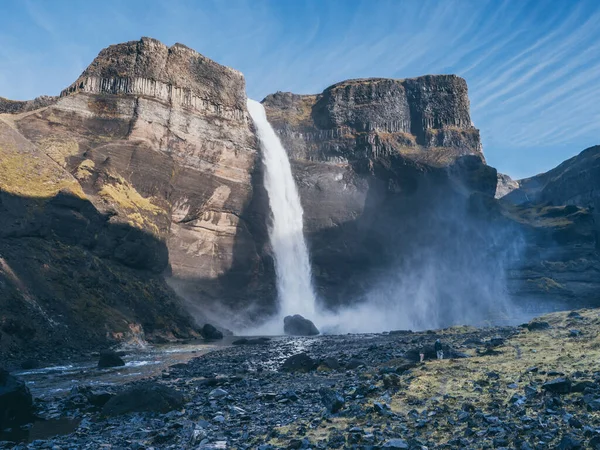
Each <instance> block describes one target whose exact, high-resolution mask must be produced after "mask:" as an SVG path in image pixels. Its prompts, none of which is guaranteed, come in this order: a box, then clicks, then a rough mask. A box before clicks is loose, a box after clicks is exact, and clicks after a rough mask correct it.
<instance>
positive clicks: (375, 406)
mask: <svg viewBox="0 0 600 450" xmlns="http://www.w3.org/2000/svg"><path fill="white" fill-rule="evenodd" d="M599 331H600V312H599V311H598V310H581V311H579V312H571V313H568V312H564V313H554V314H550V315H547V316H544V317H541V318H538V319H535V320H534V321H532V322H530V323H529V324H527V325H523V326H520V327H500V328H482V329H475V328H470V327H453V328H449V329H445V330H437V331H428V332H421V333H412V332H408V331H397V332H390V333H383V334H373V335H346V336H318V337H311V338H277V339H270V340H269V339H254V340H245V341H244V340H242V341H241V342H238V343H237V344H238V345H232V346H230V347H225V348H223V349H221V350H219V351H214V352H210V353H207V354H205V355H202V356H200V357H198V358H195V359H192V360H191V361H189V362H188V363H179V364H175V365H172V366H170V367H169V368H167V369H165V370H163V371H162V372H161V373H160V374H159V375H158V376H154V377H151V378H150V379H147V380H138V381H135V382H133V383H128V384H125V385H101V384H96V385H93V386H86V385H85V384H77V385H76V386H75V387H73V388H72V390H71V391H70V392H69V393H68V394H66V395H57V396H47V397H45V398H43V399H38V400H36V401H35V407H36V409H37V414H38V415H39V416H40V417H41V418H52V419H54V420H56V419H61V420H69V421H70V422H69V424H70V426H71V428H72V429H71V430H69V429H68V428H65V430H63V431H71V432H70V433H69V434H64V435H60V436H55V437H52V438H49V439H39V440H34V441H33V442H29V443H18V442H14V441H13V442H6V441H5V442H2V443H0V448H23V449H24V448H48V449H63V448H82V449H97V448H114V449H120V448H123V449H125V448H128V449H129V448H131V449H138V450H140V449H152V448H154V449H159V448H168V449H180V448H193V449H199V448H205V449H209V448H213V449H215V448H240V449H246V448H259V449H261V450H266V449H275V448H284V449H300V448H317V449H327V448H364V449H367V448H370V449H377V448H385V449H425V448H427V449H438V448H439V449H442V448H461V449H462V448H474V449H475V448H507V449H508V448H510V449H522V450H526V449H548V448H557V449H562V450H568V449H579V448H600V352H599V349H600V337H599V334H598V333H599ZM436 339H440V340H441V342H442V344H443V346H444V353H445V357H446V358H445V359H443V360H436V359H433V358H434V357H435V354H434V352H433V344H434V342H435V340H436ZM421 351H422V352H424V353H425V356H426V359H425V362H424V363H419V361H418V360H419V353H420V352H421ZM57 431H60V430H58V429H57Z"/></svg>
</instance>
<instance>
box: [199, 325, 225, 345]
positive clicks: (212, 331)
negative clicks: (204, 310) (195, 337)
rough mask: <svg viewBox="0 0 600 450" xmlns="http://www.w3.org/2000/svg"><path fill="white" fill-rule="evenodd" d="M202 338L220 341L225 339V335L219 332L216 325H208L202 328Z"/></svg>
mask: <svg viewBox="0 0 600 450" xmlns="http://www.w3.org/2000/svg"><path fill="white" fill-rule="evenodd" d="M202 337H203V338H204V339H206V340H207V341H218V340H220V339H223V333H222V332H221V331H219V330H217V329H216V328H215V326H214V325H211V324H210V323H207V324H205V325H204V326H203V327H202Z"/></svg>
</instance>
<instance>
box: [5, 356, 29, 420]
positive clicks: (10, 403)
mask: <svg viewBox="0 0 600 450" xmlns="http://www.w3.org/2000/svg"><path fill="white" fill-rule="evenodd" d="M33 413H34V410H33V400H32V398H31V393H30V392H29V389H28V388H27V386H26V385H25V383H24V382H23V381H21V380H19V379H17V378H16V377H14V376H12V375H11V374H9V373H8V372H7V371H6V370H4V369H1V368H0V430H2V429H4V428H7V427H11V426H15V425H22V424H24V423H27V422H30V421H31V420H32V418H33Z"/></svg>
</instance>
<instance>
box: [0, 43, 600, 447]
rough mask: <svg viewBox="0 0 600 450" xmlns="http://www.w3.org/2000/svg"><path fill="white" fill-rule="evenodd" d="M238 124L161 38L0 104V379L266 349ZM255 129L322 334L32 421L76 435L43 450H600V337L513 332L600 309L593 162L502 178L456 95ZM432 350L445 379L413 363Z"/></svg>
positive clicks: (430, 89) (318, 106) (217, 77)
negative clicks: (268, 141) (31, 364)
mask: <svg viewBox="0 0 600 450" xmlns="http://www.w3.org/2000/svg"><path fill="white" fill-rule="evenodd" d="M246 100H247V98H246V88H245V80H244V77H243V75H242V74H241V73H240V72H238V71H236V70H234V69H231V68H228V67H225V66H222V65H220V64H218V63H216V62H214V61H211V60H210V59H208V58H206V57H204V56H203V55H201V54H199V53H198V52H196V51H195V50H192V49H190V48H188V47H186V46H184V45H182V44H175V45H173V46H171V47H168V46H166V45H164V44H162V43H161V42H159V41H157V40H154V39H151V38H142V39H141V40H139V41H131V42H126V43H122V44H117V45H113V46H110V47H108V48H106V49H104V50H102V51H101V52H100V53H99V55H98V56H97V57H96V58H95V59H94V61H93V62H92V63H91V64H90V65H89V66H88V68H87V69H86V70H85V71H84V72H83V73H82V74H81V75H80V76H79V78H78V79H77V80H76V81H75V82H74V83H72V84H71V85H70V86H68V87H67V88H65V89H64V90H63V91H62V92H61V93H60V95H59V96H56V97H47V96H46V97H39V98H37V99H35V100H31V101H11V100H6V99H2V98H0V366H3V367H6V368H9V369H14V368H17V367H23V366H24V362H26V361H32V360H33V361H35V362H36V364H37V365H42V366H43V365H46V364H50V363H58V362H60V363H63V362H71V361H77V360H84V359H86V358H88V359H89V355H90V354H91V352H100V351H103V350H106V349H107V348H109V347H115V346H120V348H125V349H126V350H127V351H131V350H129V349H131V348H132V347H136V346H138V347H139V346H140V345H141V346H146V345H157V344H165V343H174V342H179V343H181V342H184V343H190V342H205V341H211V340H214V339H217V340H218V339H222V338H223V336H224V335H229V334H231V331H230V330H232V331H233V332H234V333H235V334H244V333H245V334H253V333H252V330H253V329H255V328H253V327H255V326H257V325H260V324H261V323H262V322H264V320H265V318H267V317H270V316H271V315H272V314H273V313H274V312H275V311H277V309H278V303H277V288H276V269H275V265H276V257H275V255H274V249H273V248H272V245H271V243H270V240H269V228H270V226H271V224H272V221H273V217H272V212H271V210H270V208H269V197H268V194H267V190H266V189H265V183H264V172H265V167H264V164H263V163H262V161H261V152H262V151H263V149H262V148H261V143H260V141H259V139H258V137H257V130H256V124H255V123H253V121H252V119H251V117H250V115H249V112H248V109H247V106H246V105H247V104H246ZM262 105H263V107H264V110H265V111H266V115H267V118H268V122H269V123H270V124H271V126H272V127H273V129H274V130H275V131H276V133H277V135H278V136H279V139H280V140H281V143H282V144H283V146H284V148H285V150H286V151H287V156H288V158H289V162H290V164H291V170H292V175H293V178H294V181H295V184H296V186H297V189H298V194H299V197H300V202H301V204H302V205H301V206H302V209H303V223H304V237H305V239H306V243H307V246H308V249H309V253H310V266H311V270H312V281H313V284H314V290H315V294H316V298H317V302H318V306H319V311H320V313H322V317H310V319H313V320H315V322H316V323H317V325H319V326H318V328H319V330H320V331H322V332H325V334H327V336H319V337H310V338H290V337H288V338H281V337H278V338H271V339H270V338H264V339H261V338H258V339H256V338H243V339H239V340H237V341H235V342H233V341H232V342H233V343H234V344H236V345H231V346H228V347H227V348H224V349H220V350H219V351H216V352H213V353H210V354H208V355H204V356H202V357H200V358H197V359H193V360H192V361H191V362H189V363H187V364H177V365H175V366H173V367H171V368H169V369H166V370H165V371H164V372H163V373H162V374H160V375H158V376H155V375H156V374H152V377H151V378H150V381H147V382H142V381H140V382H136V383H134V384H133V385H132V386H124V387H121V386H119V385H118V384H117V385H116V386H115V385H112V384H102V385H101V387H100V388H99V389H97V388H96V387H93V386H91V385H85V384H82V385H81V386H79V387H74V389H73V390H72V391H71V392H69V393H68V394H67V395H61V396H56V397H52V396H50V397H44V398H43V399H36V400H35V402H34V404H33V408H34V409H35V412H36V414H38V415H39V416H40V417H42V418H45V419H49V418H51V419H53V420H54V419H57V418H68V419H69V420H71V419H73V420H75V421H76V422H77V423H76V424H75V425H74V428H73V430H71V431H74V433H72V434H69V435H68V436H65V437H59V438H56V439H53V440H46V439H43V440H40V441H35V442H32V443H30V444H28V445H29V447H31V448H54V447H56V448H63V447H64V448H72V447H74V448H98V446H100V445H109V446H112V447H114V448H139V449H141V448H229V447H232V448H262V449H265V450H266V449H268V448H341V447H348V448H353V447H354V448H494V447H495V448H521V449H528V448H548V446H549V445H552V446H556V448H564V449H570V448H583V446H585V445H587V446H589V447H591V448H596V447H599V448H600V446H599V445H598V442H597V441H598V434H597V433H598V430H599V429H600V428H599V424H598V423H597V420H596V419H597V418H596V414H595V411H596V409H597V408H596V406H597V405H596V402H597V397H598V389H597V382H598V376H597V375H598V371H599V370H600V369H598V368H597V367H595V362H592V359H593V356H592V355H594V354H595V353H594V352H595V349H596V345H595V344H596V343H595V337H596V335H597V332H598V330H597V323H598V319H597V313H596V312H595V311H594V310H586V311H583V312H581V313H573V314H577V315H568V314H567V313H561V314H557V315H552V316H549V317H546V318H544V319H540V320H536V321H534V322H531V323H530V326H529V327H528V326H522V327H515V326H514V325H516V324H518V323H521V322H527V321H528V320H529V319H530V318H531V317H533V315H536V314H540V313H542V312H548V311H553V310H557V309H560V310H568V309H575V308H581V307H596V306H598V302H599V301H600V297H599V296H598V295H599V294H598V292H600V290H599V289H598V288H599V284H600V278H599V277H598V273H599V271H600V253H599V252H600V242H599V240H598V236H599V234H598V231H599V225H598V224H599V223H600V222H599V218H598V213H597V207H598V202H599V200H598V192H600V191H598V189H597V182H598V179H600V178H598V176H597V175H598V173H597V172H598V167H600V166H598V161H600V159H599V155H600V147H592V148H590V149H587V150H585V151H584V152H582V153H581V154H580V155H578V156H575V157H573V158H572V159H570V160H568V161H566V162H565V163H563V164H561V165H560V166H558V167H557V168H555V169H553V170H552V171H550V172H548V173H545V174H540V175H538V176H535V177H532V178H529V179H525V180H516V181H514V180H511V179H510V177H508V176H506V175H503V174H500V173H498V172H497V171H496V169H494V168H493V167H490V166H489V165H487V163H486V160H485V157H484V153H483V148H482V144H481V139H480V134H479V130H478V129H477V128H476V127H475V124H473V122H472V121H471V117H470V101H469V97H468V89H467V83H466V81H465V80H464V79H462V78H460V77H458V76H455V75H427V76H422V77H418V78H413V79H405V80H395V79H382V78H366V79H356V80H347V81H343V82H340V83H337V84H334V85H332V86H330V87H328V88H326V89H325V90H324V91H323V92H322V93H320V94H315V95H297V94H293V93H286V92H277V93H274V94H271V95H268V96H267V97H266V98H265V99H264V100H263V101H262ZM301 319H302V318H301ZM302 320H304V319H302ZM317 320H320V322H317ZM540 323H541V324H546V325H547V327H546V325H539V324H540ZM210 324H215V325H217V328H218V329H217V328H215V327H214V326H212V325H210ZM532 324H533V325H532ZM281 325H282V331H283V323H282V324H281ZM457 325H469V326H483V328H477V329H475V328H470V327H456V326H457ZM451 326H455V327H451ZM538 326H539V327H541V328H540V329H536V327H538ZM448 327H451V328H448ZM286 328H288V329H291V328H295V327H291V326H290V324H289V323H288V324H286ZM302 328H303V329H304V328H306V329H308V330H309V331H308V332H301V333H296V332H293V333H292V332H290V334H310V335H315V334H318V330H316V328H315V326H314V324H312V323H310V322H309V325H305V324H303V327H302ZM399 329H402V330H405V331H397V332H389V333H387V332H388V331H390V330H399ZM409 329H410V330H417V331H418V332H412V331H410V332H409V331H406V330H409ZM426 329H430V330H435V331H428V332H427V331H422V330H426ZM384 331H385V332H386V333H384V334H382V332H384ZM348 332H352V333H365V332H368V333H370V334H353V335H346V333H348ZM435 338H440V339H442V340H443V341H444V345H445V346H446V348H445V351H446V352H447V356H449V357H450V358H451V360H450V361H439V362H434V361H430V362H427V363H426V364H425V365H419V364H416V361H417V360H418V351H419V349H420V348H424V349H426V353H427V360H429V359H431V357H432V355H431V352H433V350H431V349H430V348H429V347H430V346H431V345H432V344H433V342H434V341H435ZM202 339H204V341H202ZM555 341H556V343H560V345H558V344H557V346H553V344H551V343H552V342H555ZM577 346H580V347H581V346H582V347H581V348H578V347H577ZM584 349H585V350H584ZM525 353H526V356H523V355H524V354H525ZM94 354H95V353H94ZM415 355H417V356H415ZM542 355H543V356H542ZM289 357H291V358H292V359H291V360H290V359H287V358H289ZM586 358H587V359H586ZM284 361H285V362H284ZM594 361H595V360H594ZM25 365H26V364H25ZM534 369H535V370H534ZM1 374H2V377H3V378H2V379H3V380H4V379H5V378H6V380H8V381H10V383H13V380H12V379H9V378H8V377H10V376H11V375H8V374H7V373H6V372H1ZM465 376H466V377H467V379H468V380H469V381H468V382H466V381H464V379H465ZM561 377H562V378H563V381H556V379H560V378H561ZM8 381H7V383H8ZM2 383H4V381H3V382H2ZM461 383H463V384H461ZM544 383H550V384H549V385H545V384H544ZM552 383H556V386H558V387H556V389H558V390H553V389H555V388H554V387H553V386H555V385H554V384H552ZM567 385H568V388H567V387H565V388H564V389H563V388H562V387H560V386H567ZM515 386H516V387H515ZM547 386H549V387H547ZM561 389H562V390H561ZM521 391H523V392H521ZM1 392H2V387H1V386H0V393H1ZM99 392H100V393H101V394H102V395H99V394H98V393H99ZM145 395H148V398H150V399H152V400H151V401H148V402H147V404H144V405H142V406H140V405H139V404H137V403H136V401H135V399H136V398H139V397H143V396H145ZM113 399H114V400H113ZM105 400H106V402H105ZM107 402H112V403H111V404H110V405H111V406H108V405H109V403H107ZM132 405H133V406H132ZM131 413H133V415H131ZM123 414H129V415H125V416H124V415H123ZM579 425H580V426H579ZM140 430H142V431H140ZM7 439H8V438H7ZM8 441H10V439H8ZM8 441H6V442H5V443H4V444H3V443H0V446H1V445H5V446H8V447H12V446H16V447H17V448H19V444H18V443H17V442H12V443H11V442H8ZM578 445H579V447H578ZM594 446H596V447H594ZM21 447H22V448H25V444H23V445H21Z"/></svg>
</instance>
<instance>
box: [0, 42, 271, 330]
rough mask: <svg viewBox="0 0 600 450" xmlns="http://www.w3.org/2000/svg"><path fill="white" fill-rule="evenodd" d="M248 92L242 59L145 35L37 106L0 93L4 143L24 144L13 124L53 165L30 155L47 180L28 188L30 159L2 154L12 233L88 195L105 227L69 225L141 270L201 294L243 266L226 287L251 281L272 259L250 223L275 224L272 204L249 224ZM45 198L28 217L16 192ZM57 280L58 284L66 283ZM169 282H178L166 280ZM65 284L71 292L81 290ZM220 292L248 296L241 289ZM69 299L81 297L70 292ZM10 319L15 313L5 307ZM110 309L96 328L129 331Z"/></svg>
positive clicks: (54, 219) (43, 224) (98, 248)
mask: <svg viewBox="0 0 600 450" xmlns="http://www.w3.org/2000/svg"><path fill="white" fill-rule="evenodd" d="M245 98H246V96H245V84H244V78H243V76H242V74H241V73H239V72H237V71H235V70H233V69H229V68H227V67H224V66H221V65H219V64H217V63H215V62H213V61H211V60H209V59H207V58H205V57H203V56H202V55H200V54H198V53H197V52H195V51H193V50H191V49H189V48H187V47H185V46H183V45H180V44H176V45H174V46H173V47H170V48H169V47H167V46H165V45H163V44H161V43H160V42H158V41H156V40H153V39H149V38H142V39H141V40H140V41H134V42H128V43H124V44H119V45H115V46H111V47H109V48H107V49H105V50H103V51H102V52H101V53H100V54H99V55H98V57H97V58H96V59H95V60H94V61H93V62H92V64H91V65H90V66H89V67H88V69H86V70H85V71H84V73H83V74H82V75H81V77H80V78H79V79H78V80H77V81H76V82H75V83H74V84H73V85H71V86H70V87H69V88H67V89H65V90H64V91H63V92H62V93H61V96H60V98H52V99H50V100H48V101H45V102H42V103H40V104H39V105H38V106H40V107H39V108H37V109H34V110H31V108H30V106H29V103H28V102H22V103H23V105H21V104H20V103H19V104H18V105H15V103H14V102H4V103H1V104H0V107H2V110H1V111H0V112H4V113H5V114H1V115H0V120H1V122H0V125H1V126H2V127H4V128H3V129H4V131H5V133H4V134H3V140H2V141H3V142H2V144H3V147H0V149H1V150H2V152H3V153H2V156H10V155H9V153H10V152H13V153H14V147H15V145H13V144H10V140H7V139H4V138H5V137H6V136H8V134H9V133H12V134H14V135H16V136H17V139H18V140H19V142H20V145H21V147H23V148H27V152H26V154H25V153H23V151H21V154H20V156H19V158H22V159H23V161H25V165H26V166H32V167H33V166H35V165H36V164H37V165H40V166H42V167H44V170H51V171H53V172H51V173H49V174H48V175H43V174H42V172H40V171H39V170H36V169H35V167H33V169H31V167H30V169H31V170H29V175H30V177H31V178H30V179H29V180H28V182H29V184H30V185H31V186H34V187H35V186H37V187H38V188H35V189H34V188H31V186H28V187H27V189H25V188H24V187H20V185H19V183H18V181H19V180H20V181H21V182H23V181H24V180H25V178H23V175H25V172H24V169H23V168H20V167H17V169H18V170H17V171H16V172H15V170H16V169H15V167H14V165H13V166H10V165H9V163H10V161H12V160H15V161H16V159H15V158H13V159H9V158H2V162H1V163H0V180H2V181H5V180H8V182H7V183H2V184H0V187H1V188H2V189H1V193H2V200H3V203H2V204H3V205H4V206H5V207H8V208H9V209H11V210H12V212H13V216H11V217H12V220H11V221H10V223H9V225H7V226H8V228H4V229H3V232H2V233H1V234H0V239H2V240H3V243H8V240H9V239H13V238H15V237H18V238H21V237H24V235H25V234H27V233H29V232H24V231H23V229H24V228H27V229H30V228H32V227H33V228H36V229H40V228H41V229H43V228H46V231H44V232H43V233H40V237H41V238H43V237H44V236H48V235H55V234H56V233H57V231H56V230H57V229H62V228H64V227H65V223H68V221H67V222H65V223H62V222H61V220H62V218H61V217H60V216H58V215H57V213H56V208H54V206H56V205H55V204H56V203H57V202H56V201H55V200H54V199H55V198H56V197H57V196H58V195H60V196H62V198H65V199H67V200H64V201H62V202H63V203H64V205H61V207H63V208H66V210H68V211H70V212H69V214H80V215H81V214H82V213H78V212H77V211H80V210H82V208H83V209H84V210H86V211H87V210H89V211H90V214H91V215H92V216H93V217H94V218H93V219H92V218H90V217H92V216H90V215H86V214H87V213H83V217H84V218H85V220H84V221H83V222H85V221H87V223H88V224H89V223H94V221H96V222H98V224H103V225H98V226H96V228H97V229H99V230H104V231H102V232H94V231H93V229H94V227H90V226H89V225H84V231H83V234H81V235H79V234H77V233H79V231H76V230H71V231H72V232H73V233H74V234H73V236H71V237H70V238H71V242H70V244H72V245H74V246H75V247H74V248H77V249H81V250H82V251H91V252H92V253H93V254H94V255H96V256H99V257H101V258H103V259H104V260H106V261H114V262H115V263H117V264H118V265H122V266H124V270H130V269H131V270H133V271H142V272H143V273H147V274H148V275H143V276H142V277H141V278H144V277H154V275H152V274H153V273H154V274H160V273H167V274H168V275H169V276H170V278H171V279H172V280H173V283H172V284H173V286H174V287H175V288H176V289H177V290H179V291H181V292H185V291H186V290H188V289H189V290H191V291H194V292H195V293H196V294H198V291H201V295H196V297H197V298H198V297H200V298H202V297H205V298H208V299H212V298H216V297H219V296H221V294H222V293H223V289H222V283H223V282H224V280H226V282H227V281H230V279H232V278H233V279H235V281H236V283H235V284H236V286H235V288H232V289H229V290H228V292H232V291H235V292H244V289H245V283H250V282H251V281H252V277H255V276H256V274H257V273H260V270H261V269H260V267H259V266H260V264H261V260H260V257H259V255H258V246H259V245H262V244H261V243H262V242H263V239H262V238H261V237H260V236H258V237H257V236H254V235H253V234H252V233H253V232H254V230H258V231H256V233H258V234H260V233H262V232H263V231H262V229H263V228H264V227H265V226H266V225H264V223H266V219H265V218H264V217H260V218H259V220H258V221H257V222H258V223H260V225H258V226H254V225H253V224H251V222H252V218H253V217H254V216H253V214H252V212H249V207H250V205H251V201H252V200H253V199H255V198H256V197H258V196H254V195H253V179H254V178H255V177H256V175H255V166H256V160H257V147H256V139H255V136H254V134H253V132H252V129H251V127H250V122H249V119H248V114H247V112H246V108H245ZM5 103H6V105H5ZM3 105H4V106H6V107H4V106H3ZM13 140H14V139H13ZM5 154H6V155H5ZM41 160H44V162H43V163H42V164H40V163H39V161H41ZM22 169H23V170H22ZM21 172H22V173H21ZM11 177H12V178H14V179H15V180H13V181H10V180H11V179H12V178H11ZM21 184H22V183H21ZM65 189H69V191H66V190H65ZM37 198H39V199H41V200H42V201H43V202H44V204H48V201H50V203H49V204H53V205H54V206H53V208H50V209H48V207H46V208H45V209H43V210H42V212H40V214H39V216H36V215H33V216H32V217H33V219H31V217H30V218H29V219H30V222H31V223H28V224H27V226H25V225H23V226H20V225H19V223H22V222H24V221H23V220H18V216H19V214H20V213H19V211H17V209H18V208H15V207H14V205H15V204H16V203H18V202H22V203H27V202H30V201H35V200H36V199H37ZM70 198H75V199H74V200H70ZM255 201H256V200H255ZM38 203H39V202H38ZM38 203H36V204H38ZM7 205H8V206H7ZM19 208H20V207H19ZM71 211H72V212H71ZM21 212H23V211H22V209H21ZM48 216H50V217H51V218H50V219H46V217H48ZM4 217H5V218H8V216H4ZM15 217H17V220H16V221H15ZM90 221H91V222H90ZM55 225H56V226H55ZM15 229H16V231H15ZM29 234H31V233H29ZM64 234H69V231H68V230H64ZM28 237H29V235H28ZM63 241H64V239H63ZM36 242H37V241H36ZM152 249H155V250H152ZM6 252H8V250H5V251H4V252H3V254H2V255H0V256H4V253H6ZM12 252H13V255H15V256H14V258H15V259H18V258H17V256H18V257H19V258H20V259H22V256H23V255H17V253H18V252H16V250H14V249H13V250H12ZM34 252H35V251H34ZM23 264H24V265H25V266H26V265H27V263H23ZM110 264H112V263H110ZM236 268H241V269H239V272H236ZM24 270H25V269H24ZM82 270H83V269H82ZM7 271H8V269H7ZM7 271H6V273H8V272H7ZM142 272H140V273H142ZM90 276H91V277H93V275H90ZM156 276H158V277H160V275H156ZM26 281H27V280H24V282H25V283H26ZM163 284H164V282H163ZM229 284H231V283H229ZM12 285H14V283H12ZM199 286H200V288H199ZM228 287H231V286H228ZM46 288H47V289H48V290H49V291H50V292H52V290H53V289H57V286H56V285H55V284H52V283H49V285H48V286H47V287H46ZM119 289H120V288H119V286H115V287H114V289H113V290H115V292H118V291H119ZM152 289H153V287H152V286H151V285H150V284H149V285H148V292H147V295H148V296H152V297H157V292H156V291H153V290H152ZM160 289H163V290H165V292H168V291H169V288H167V286H164V287H161V288H160ZM34 290H35V289H34ZM167 295H170V296H171V299H174V298H175V295H174V294H173V293H171V294H167ZM31 296H32V297H35V294H32V295H31ZM106 296H107V297H110V296H111V294H110V292H107V293H106ZM58 297H60V300H57V301H59V302H63V301H64V302H69V301H71V302H73V303H77V301H76V299H67V298H62V295H61V296H58ZM158 297H160V296H158ZM163 297H164V295H163ZM222 300H223V301H225V302H227V301H228V300H231V302H235V301H236V300H237V301H240V300H239V299H236V298H235V297H234V296H233V295H232V296H231V297H226V296H225V297H223V298H222ZM117 303H118V301H117ZM148 306H149V307H150V308H156V307H155V306H154V304H152V306H151V305H150V304H149V305H148ZM63 307H65V308H66V309H67V310H68V309H69V307H68V305H66V306H65V305H58V308H59V309H61V310H62V309H65V308H63ZM171 309H172V311H175V310H176V308H171ZM154 311H156V310H154ZM48 315H49V320H54V319H53V318H52V313H51V312H49V313H48ZM84 315H85V313H84ZM123 315H124V322H127V321H129V322H131V323H135V322H136V321H137V322H142V321H141V320H139V319H140V318H139V312H130V313H127V312H125V313H124V314H123ZM9 319H10V320H17V319H15V318H13V317H12V316H11V317H10V318H8V317H4V318H3V320H5V321H8V320H9ZM69 320H72V319H71V317H69V318H68V320H67V322H68V321H69ZM167 320H168V319H167ZM57 322H58V321H57ZM61 322H65V321H64V320H62V321H61ZM109 322H110V321H108V322H107V328H106V329H104V328H103V327H102V326H101V328H100V329H99V330H96V334H97V335H99V336H103V335H104V334H107V333H108V334H110V333H111V332H121V330H118V329H117V330H115V329H114V328H115V327H114V326H113V325H114V324H112V325H110V326H109V325H108V323H109ZM69 325H70V324H69ZM95 325H98V324H97V323H95ZM144 325H147V326H149V327H150V326H151V322H150V321H146V322H145V323H144ZM78 326H80V327H85V324H79V325H78ZM124 326H125V329H127V324H126V323H124ZM13 328H14V327H13ZM117 328H119V327H117ZM121 328H122V327H121Z"/></svg>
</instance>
